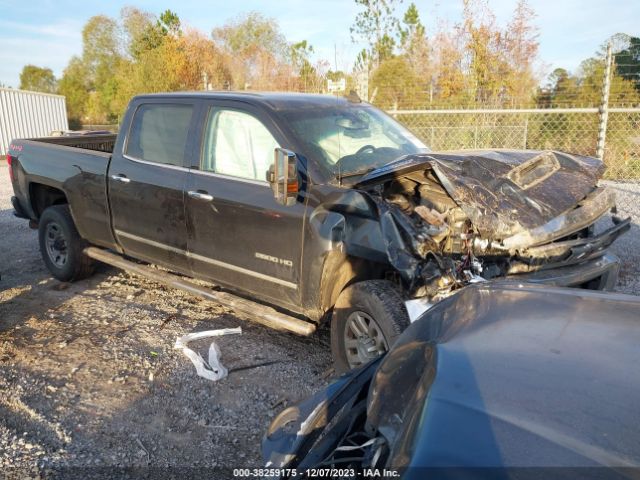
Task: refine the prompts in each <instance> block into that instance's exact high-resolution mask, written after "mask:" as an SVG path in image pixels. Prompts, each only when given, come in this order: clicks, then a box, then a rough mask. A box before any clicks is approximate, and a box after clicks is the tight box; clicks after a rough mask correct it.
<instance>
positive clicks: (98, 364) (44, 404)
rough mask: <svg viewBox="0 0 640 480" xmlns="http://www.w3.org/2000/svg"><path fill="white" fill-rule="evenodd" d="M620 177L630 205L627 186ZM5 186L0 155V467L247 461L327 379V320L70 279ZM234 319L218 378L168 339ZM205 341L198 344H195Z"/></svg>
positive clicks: (632, 275) (627, 242) (637, 255)
mask: <svg viewBox="0 0 640 480" xmlns="http://www.w3.org/2000/svg"><path fill="white" fill-rule="evenodd" d="M622 187H624V188H622ZM622 187H620V191H621V193H622V195H627V197H625V198H626V200H627V201H628V202H629V203H628V204H629V205H632V206H633V208H634V209H636V208H640V207H637V206H638V205H639V204H640V201H638V200H639V198H640V189H639V188H637V185H634V186H630V187H628V188H627V187H625V186H622ZM625 189H626V190H625ZM10 195H11V186H10V184H9V181H8V174H7V169H6V165H5V164H4V163H3V162H0V275H1V276H2V278H1V280H0V478H2V476H3V475H4V476H5V477H7V478H23V477H24V475H25V472H27V471H31V472H33V475H34V477H37V476H38V475H39V474H38V473H37V472H44V473H41V475H43V476H45V477H47V474H46V473H47V472H48V471H49V470H48V469H51V468H53V469H56V468H63V469H64V470H62V472H63V473H62V474H61V475H62V476H63V477H65V478H66V477H69V476H71V473H75V474H77V476H78V478H89V477H91V476H93V475H97V474H99V473H100V472H102V473H104V474H105V476H107V477H113V476H115V475H114V474H113V472H114V470H113V468H114V467H141V468H142V470H141V471H146V472H148V471H149V470H145V469H147V467H148V466H151V467H152V468H157V469H158V470H156V471H155V472H156V473H155V474H154V475H153V478H157V477H158V476H159V474H160V472H163V473H166V472H167V469H166V467H174V468H177V469H178V470H176V471H180V470H179V469H180V468H187V469H189V470H187V471H189V472H195V471H197V468H199V467H206V468H211V467H220V466H225V467H248V466H251V467H257V466H259V465H261V457H260V450H259V449H260V441H261V437H262V435H263V433H264V432H265V430H266V428H267V426H268V424H269V423H270V421H271V420H272V418H273V417H274V416H275V415H276V414H277V413H279V412H280V411H281V410H282V409H283V407H284V406H285V405H288V404H290V403H291V402H292V401H295V400H297V399H299V398H301V397H304V396H307V395H308V394H310V393H312V392H314V391H315V390H317V389H318V388H319V387H321V386H322V385H324V384H325V383H326V382H327V381H328V380H329V378H328V377H329V375H330V372H331V370H330V367H331V359H330V353H329V339H328V332H327V331H326V330H322V331H321V332H320V333H319V334H317V335H314V336H313V337H311V338H308V339H305V338H301V337H297V336H294V335H290V334H283V333H279V332H274V331H271V330H269V329H267V328H264V327H261V326H259V325H255V324H252V323H250V322H247V321H243V320H240V319H238V318H236V317H235V316H234V315H233V314H232V313H231V312H229V311H228V310H226V309H224V308H222V307H220V306H218V305H215V304H213V303H211V302H204V301H201V300H199V299H197V298H195V297H192V296H190V295H188V294H185V293H182V292H179V291H176V290H172V289H167V288H164V287H162V286H160V285H157V284H154V283H152V282H148V281H145V280H143V279H141V278H139V277H135V276H131V275H128V274H126V273H122V272H120V271H118V270H115V269H111V268H108V267H101V268H100V269H99V271H98V273H97V274H96V275H95V276H93V277H92V278H90V279H87V280H84V281H80V282H77V283H74V284H64V283H61V282H58V281H56V280H54V279H52V278H51V277H50V275H49V274H48V272H47V271H46V269H45V267H44V264H43V262H42V261H41V259H40V253H39V250H38V241H37V235H36V232H35V231H33V230H30V229H29V228H28V226H27V222H26V221H23V220H19V219H17V218H15V217H13V215H12V208H11V206H10V202H9V198H10ZM627 213H631V214H633V215H634V216H635V225H634V230H633V231H632V232H630V233H628V234H627V235H626V238H623V239H620V243H619V244H618V245H617V246H616V247H615V249H614V250H615V251H616V253H618V254H619V255H621V254H622V255H624V258H625V263H624V265H623V268H622V272H621V280H620V290H622V291H625V292H627V293H635V294H639V293H640V282H639V278H640V273H639V269H640V267H639V265H640V245H639V243H640V241H639V240H638V238H639V237H640V232H639V231H638V222H639V221H640V220H639V219H640V215H638V214H639V213H640V212H638V211H637V210H636V211H633V212H627ZM236 326H241V327H242V334H241V335H234V336H226V337H221V338H219V339H218V340H217V343H218V344H219V346H220V348H221V350H222V355H223V357H222V360H223V363H224V364H225V365H226V366H227V367H228V368H229V370H230V373H229V376H228V377H227V378H226V379H224V380H222V381H219V382H217V383H213V382H210V381H207V380H205V379H202V378H200V377H198V376H196V374H195V370H194V368H193V366H192V364H191V363H190V362H189V360H188V359H187V358H186V357H185V356H184V355H183V354H182V353H181V352H180V351H178V350H174V348H173V345H174V343H175V340H176V338H177V337H178V336H180V335H183V334H185V333H188V332H194V331H201V330H209V329H217V328H223V327H236ZM208 343H209V342H208V341H206V340H203V341H200V342H198V343H197V344H196V345H197V348H198V349H199V351H201V352H202V353H203V354H205V352H206V349H207V347H208ZM194 469H196V470H194ZM55 471H56V470H54V473H55ZM206 472H208V473H211V472H212V470H206ZM58 473H59V472H58ZM49 476H51V475H49ZM54 476H55V475H54ZM180 476H181V478H185V475H184V473H182V474H181V475H180ZM197 476H200V477H202V475H197ZM205 476H206V475H205ZM230 476H231V475H230V473H229V471H226V472H222V471H220V472H219V474H214V476H213V477H212V476H210V475H209V476H208V478H229V477H230ZM122 478H125V477H122Z"/></svg>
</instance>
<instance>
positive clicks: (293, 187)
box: [267, 148, 299, 205]
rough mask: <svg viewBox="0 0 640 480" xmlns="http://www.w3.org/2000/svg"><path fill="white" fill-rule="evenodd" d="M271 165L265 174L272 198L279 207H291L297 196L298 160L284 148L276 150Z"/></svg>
mask: <svg viewBox="0 0 640 480" xmlns="http://www.w3.org/2000/svg"><path fill="white" fill-rule="evenodd" d="M273 153H274V155H273V157H274V158H273V164H272V165H271V166H270V167H269V171H268V172H267V181H268V182H269V183H270V184H271V190H273V196H274V197H275V199H276V202H278V203H280V204H281V205H293V204H295V203H296V197H297V196H298V191H299V187H298V158H297V157H296V154H295V153H293V152H292V151H290V150H285V149H284V148H276V149H275V150H274V152H273Z"/></svg>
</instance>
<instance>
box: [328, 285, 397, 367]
mask: <svg viewBox="0 0 640 480" xmlns="http://www.w3.org/2000/svg"><path fill="white" fill-rule="evenodd" d="M408 326H409V316H408V315H407V310H406V308H405V306H404V302H403V301H402V297H401V296H400V294H399V293H398V291H397V289H396V288H395V287H394V285H393V284H392V283H391V282H388V281H386V280H367V281H364V282H359V283H355V284H353V285H351V286H349V287H347V288H346V289H344V290H343V291H342V293H341V294H340V296H339V297H338V300H337V302H336V305H335V307H334V309H333V316H332V319H331V351H332V353H333V360H334V363H335V369H336V372H338V373H343V372H345V371H347V370H350V369H353V368H357V367H359V366H361V365H364V364H365V363H368V362H369V361H371V360H373V359H374V358H376V357H378V356H379V355H382V354H383V353H385V352H386V351H388V350H389V349H390V348H391V347H392V346H393V344H394V342H395V340H396V338H397V337H398V336H399V335H400V334H401V333H402V332H403V331H404V329H405V328H407V327H408Z"/></svg>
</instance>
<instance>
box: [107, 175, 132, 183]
mask: <svg viewBox="0 0 640 480" xmlns="http://www.w3.org/2000/svg"><path fill="white" fill-rule="evenodd" d="M111 180H113V181H114V182H120V183H129V182H130V181H131V179H130V178H127V177H126V175H122V174H118V175H111Z"/></svg>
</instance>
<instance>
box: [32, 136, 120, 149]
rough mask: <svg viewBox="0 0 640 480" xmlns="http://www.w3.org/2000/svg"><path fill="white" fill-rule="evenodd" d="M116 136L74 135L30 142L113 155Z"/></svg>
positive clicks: (35, 139) (43, 138) (42, 138)
mask: <svg viewBox="0 0 640 480" xmlns="http://www.w3.org/2000/svg"><path fill="white" fill-rule="evenodd" d="M116 137H117V135H116V134H115V133H113V134H100V135H76V136H69V137H41V138H32V139H30V140H31V141H32V142H42V143H51V144H53V145H64V146H66V147H72V148H81V149H83V150H92V151H94V152H103V153H113V146H114V145H115V143H116Z"/></svg>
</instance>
